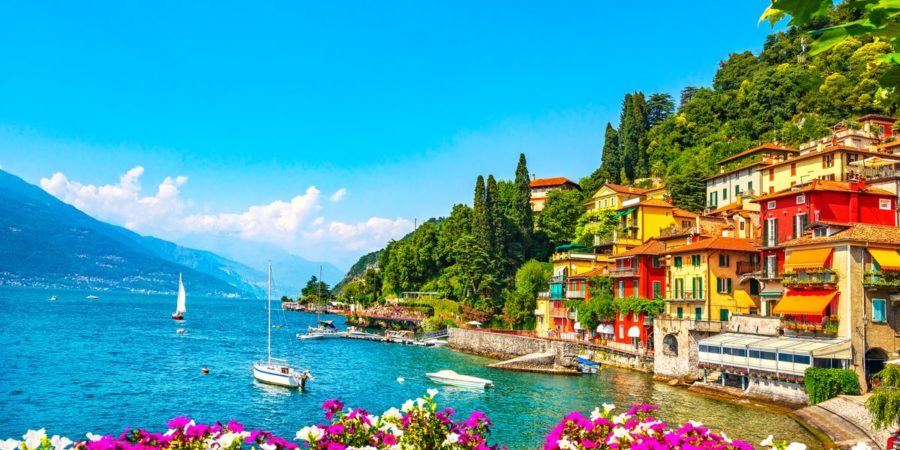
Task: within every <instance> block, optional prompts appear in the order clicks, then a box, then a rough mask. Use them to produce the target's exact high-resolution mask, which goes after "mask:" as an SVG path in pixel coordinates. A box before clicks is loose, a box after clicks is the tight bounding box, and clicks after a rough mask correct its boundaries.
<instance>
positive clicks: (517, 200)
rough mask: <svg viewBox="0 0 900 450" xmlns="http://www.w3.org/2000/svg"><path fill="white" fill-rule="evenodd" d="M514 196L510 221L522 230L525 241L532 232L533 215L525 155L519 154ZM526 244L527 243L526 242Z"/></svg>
mask: <svg viewBox="0 0 900 450" xmlns="http://www.w3.org/2000/svg"><path fill="white" fill-rule="evenodd" d="M515 188H516V190H515V196H514V198H513V201H514V205H513V211H512V217H511V219H512V220H513V222H515V224H516V225H518V226H519V227H520V228H521V229H522V234H523V236H525V239H526V241H527V240H528V239H529V238H530V237H531V233H532V231H533V230H534V213H533V212H532V211H531V179H530V177H529V174H528V163H527V162H526V161H525V154H524V153H520V154H519V164H518V165H517V166H516V181H515ZM526 244H527V242H526Z"/></svg>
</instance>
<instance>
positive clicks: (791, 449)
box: [784, 442, 806, 450]
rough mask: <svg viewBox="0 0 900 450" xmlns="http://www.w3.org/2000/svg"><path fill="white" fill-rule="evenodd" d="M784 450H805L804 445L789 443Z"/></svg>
mask: <svg viewBox="0 0 900 450" xmlns="http://www.w3.org/2000/svg"><path fill="white" fill-rule="evenodd" d="M784 450H806V444H801V443H799V442H791V443H790V444H788V446H787V448H785V449H784Z"/></svg>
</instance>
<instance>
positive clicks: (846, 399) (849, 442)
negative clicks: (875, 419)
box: [794, 395, 887, 450]
mask: <svg viewBox="0 0 900 450" xmlns="http://www.w3.org/2000/svg"><path fill="white" fill-rule="evenodd" d="M866 398H867V396H862V395H840V396H837V397H835V398H833V399H831V400H827V401H824V402H822V403H819V404H818V405H814V406H808V407H806V408H803V409H800V410H797V411H795V412H794V414H796V415H797V416H798V417H800V418H801V419H803V420H804V421H806V422H807V423H809V424H810V425H812V426H814V427H816V428H818V429H820V430H822V431H823V432H825V434H827V435H828V437H829V438H831V440H832V441H834V443H835V445H837V446H838V447H839V448H842V449H848V448H850V447H853V446H854V445H856V444H857V443H858V442H865V443H866V444H867V445H869V446H871V447H872V448H874V449H881V450H883V449H884V445H885V443H886V442H887V433H886V432H883V431H882V432H876V431H875V430H874V429H873V428H872V423H871V422H870V421H869V415H868V412H867V411H866V408H865V401H866Z"/></svg>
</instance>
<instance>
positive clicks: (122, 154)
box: [0, 0, 771, 267]
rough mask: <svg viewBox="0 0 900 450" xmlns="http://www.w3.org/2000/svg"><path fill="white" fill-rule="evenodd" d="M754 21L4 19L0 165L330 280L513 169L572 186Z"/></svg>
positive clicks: (328, 10) (584, 10)
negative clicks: (622, 115) (621, 117)
mask: <svg viewBox="0 0 900 450" xmlns="http://www.w3.org/2000/svg"><path fill="white" fill-rule="evenodd" d="M767 5H768V2H767V1H765V0H759V1H758V0H754V1H748V2H725V3H723V2H713V1H700V2H693V3H690V4H680V3H678V2H655V3H654V2H601V1H593V2H563V3H559V2H554V3H550V2H525V1H515V2H513V1H509V2H499V1H498V2H484V1H452V2H422V1H409V2H395V1H386V2H371V1H360V2H344V1H335V2H265V3H263V2H222V1H215V2H213V1H208V2H201V1H197V2H165V1H160V2H151V3H145V4H135V3H133V2H108V3H103V2H90V3H71V4H60V3H55V4H42V3H38V2H24V1H15V2H4V3H3V4H0V40H2V42H4V45H2V46H0V61H3V63H2V70H0V166H2V167H3V169H4V170H8V171H10V172H12V173H14V174H16V175H19V176H21V177H23V178H25V179H26V180H28V181H30V182H32V183H36V184H41V180H42V179H44V180H45V182H44V183H43V185H44V186H45V188H47V189H48V190H49V191H51V192H52V193H54V194H55V195H57V196H59V197H60V198H62V199H64V200H67V201H70V202H72V203H75V204H76V206H79V207H81V208H82V209H84V210H86V211H87V212H89V213H91V214H92V215H95V216H97V217H99V218H101V219H104V220H108V221H111V222H114V223H117V224H120V225H128V226H130V227H131V228H133V229H135V230H136V231H139V232H142V233H145V234H154V235H159V236H161V237H165V238H169V239H173V240H176V241H178V242H182V243H188V244H190V243H192V242H196V241H197V240H196V239H193V238H192V234H194V235H196V234H198V233H216V234H217V235H221V236H223V238H228V237H230V236H236V237H238V238H242V239H248V240H251V241H252V240H264V241H268V242H276V243H282V244H283V245H284V247H285V248H286V249H287V250H289V251H291V252H293V253H296V254H300V255H301V256H305V257H309V258H313V259H326V260H329V261H331V262H334V263H337V264H339V265H341V266H344V267H346V266H348V265H349V264H350V263H352V262H353V261H354V260H355V258H356V257H357V256H358V255H359V254H360V253H362V252H363V251H366V250H371V249H374V248H378V247H380V246H381V245H383V244H384V241H386V240H387V239H389V238H391V237H396V236H399V235H402V234H403V232H405V231H408V229H409V228H410V226H411V225H410V223H411V222H412V220H413V219H415V218H418V219H419V220H420V221H421V220H423V219H425V218H428V217H431V216H437V215H443V214H446V213H447V212H448V211H449V209H450V207H451V205H452V204H453V203H458V202H470V201H471V199H470V197H471V187H472V185H473V184H474V180H475V177H476V176H477V175H478V174H487V173H493V174H495V175H496V176H498V177H500V178H510V177H512V174H513V171H514V169H515V163H516V159H517V156H518V153H519V152H525V153H526V155H527V157H528V160H529V168H530V170H531V171H532V172H533V173H535V174H537V176H539V177H544V176H558V175H563V176H567V177H569V178H572V179H575V180H577V179H578V178H579V177H581V176H583V175H586V174H588V173H590V172H591V171H592V170H593V169H594V168H596V167H597V166H598V165H599V161H600V148H601V146H602V139H603V129H604V128H605V125H606V122H607V121H612V122H613V123H615V121H616V120H617V118H618V110H619V106H620V102H621V99H622V96H623V95H624V93H625V92H628V91H634V90H642V91H644V92H646V93H648V94H649V93H652V92H668V93H671V94H673V95H674V96H676V97H677V94H678V92H679V91H680V89H681V88H682V87H684V86H687V85H709V84H710V83H711V78H712V76H713V74H714V72H715V69H716V67H717V66H718V63H719V61H720V60H721V59H723V58H725V57H727V55H728V54H729V53H730V52H735V51H743V50H752V51H759V49H760V48H761V46H762V43H763V40H764V38H765V36H766V35H767V34H769V33H770V32H771V29H770V28H769V26H768V25H766V24H763V25H757V19H758V17H759V16H760V14H761V13H762V11H763V10H764V9H765V7H766V6H767ZM136 167H141V168H142V170H141V171H140V173H139V174H137V177H135V176H134V175H135V174H136V172H132V173H131V175H129V176H126V180H125V182H126V184H127V183H131V184H128V185H125V184H123V182H122V181H120V177H122V176H123V175H125V174H126V173H128V172H129V170H132V169H134V168H136ZM57 172H59V173H60V175H62V177H63V178H60V177H56V178H53V176H54V174H56V173H57ZM167 177H169V180H170V181H171V183H170V184H166V182H165V180H166V178H167ZM178 177H182V178H178ZM161 184H163V185H165V186H164V187H165V189H163V190H159V189H158V186H159V185H161ZM311 186H314V187H315V191H316V192H317V194H315V195H311V194H310V187H311ZM172 189H174V190H175V193H174V197H173V194H172ZM340 189H344V191H343V192H344V195H337V196H334V194H335V193H336V192H337V191H338V190H340ZM332 196H334V198H333V199H332V198H329V197H332ZM298 197H299V198H300V201H298V202H296V203H294V204H293V207H291V205H290V203H291V200H292V199H295V198H298ZM173 198H174V199H175V200H173ZM333 200H334V201H333ZM173 201H174V203H172V202H173ZM279 201H281V202H282V203H279ZM129 202H130V203H129ZM166 202H170V203H166ZM286 204H288V205H287V206H286ZM265 205H268V206H269V208H263V210H264V211H263V212H262V213H260V211H261V210H260V209H259V207H262V206H265ZM254 207H257V209H254ZM154 208H156V209H154ZM253 211H256V212H255V213H254V212H253ZM186 217H191V218H192V219H191V220H189V221H188V222H189V225H182V222H183V221H184V220H186V219H185V218H186ZM372 218H379V219H384V220H380V221H375V222H370V220H371V219H372ZM267 220H270V221H271V220H276V221H277V220H281V222H280V223H276V224H275V225H274V226H268V225H267V224H268V222H267ZM285 221H287V222H290V223H287V224H285V223H284V222H285ZM292 221H293V222H292ZM332 224H337V225H332ZM247 227H250V228H252V229H248V228H247ZM254 227H255V228H254ZM278 227H281V228H279V230H280V231H279V232H278V233H274V232H273V233H269V232H268V231H267V229H268V228H278ZM348 227H350V228H348ZM279 233H280V234H279ZM337 235H340V236H339V237H336V236H337Z"/></svg>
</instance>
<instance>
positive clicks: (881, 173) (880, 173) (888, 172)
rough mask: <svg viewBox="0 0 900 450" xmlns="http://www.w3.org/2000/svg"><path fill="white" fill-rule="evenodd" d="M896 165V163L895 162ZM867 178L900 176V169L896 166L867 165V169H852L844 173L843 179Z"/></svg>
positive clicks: (868, 179) (870, 179)
mask: <svg viewBox="0 0 900 450" xmlns="http://www.w3.org/2000/svg"><path fill="white" fill-rule="evenodd" d="M895 166H896V164H895ZM861 178H865V179H866V180H867V181H875V180H885V179H890V178H900V169H897V168H896V167H890V166H885V167H878V168H874V167H866V168H865V169H851V170H850V171H849V172H848V173H846V174H844V178H843V181H854V180H859V179H861Z"/></svg>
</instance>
